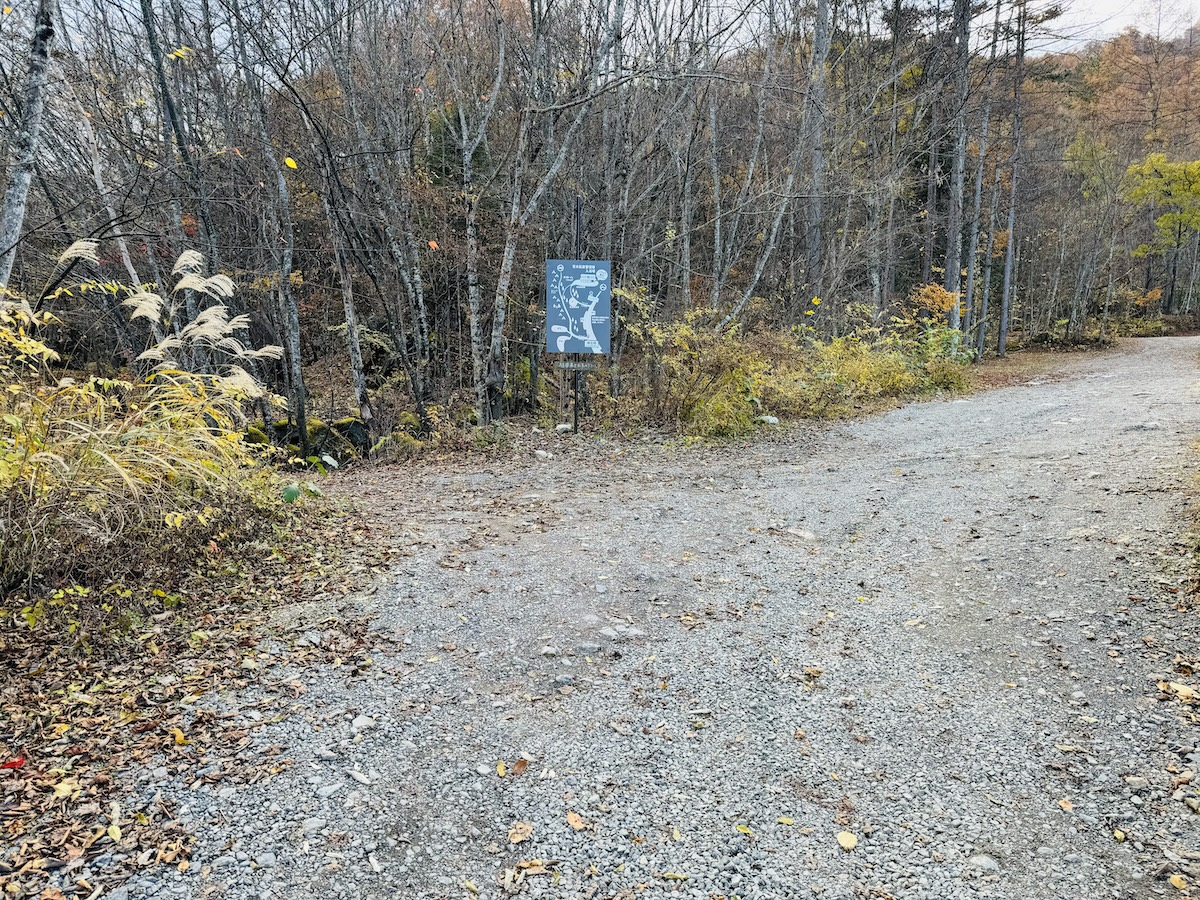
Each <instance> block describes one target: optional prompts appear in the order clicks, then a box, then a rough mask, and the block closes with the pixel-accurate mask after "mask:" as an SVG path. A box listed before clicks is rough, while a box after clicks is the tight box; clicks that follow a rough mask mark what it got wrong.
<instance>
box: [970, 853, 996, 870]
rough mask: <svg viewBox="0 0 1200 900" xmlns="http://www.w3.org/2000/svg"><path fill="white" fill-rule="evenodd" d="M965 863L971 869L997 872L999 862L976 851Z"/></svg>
mask: <svg viewBox="0 0 1200 900" xmlns="http://www.w3.org/2000/svg"><path fill="white" fill-rule="evenodd" d="M967 865H968V866H970V867H971V868H972V869H979V870H980V871H981V872H999V871H1000V863H998V862H996V860H994V859H992V858H991V857H990V856H988V855H987V854H986V853H976V854H975V855H974V856H972V857H971V858H970V859H968V860H967Z"/></svg>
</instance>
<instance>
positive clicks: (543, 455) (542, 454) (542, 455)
mask: <svg viewBox="0 0 1200 900" xmlns="http://www.w3.org/2000/svg"><path fill="white" fill-rule="evenodd" d="M533 455H534V456H536V457H537V458H538V459H543V460H544V459H554V454H553V453H551V452H550V451H549V450H534V451H533Z"/></svg>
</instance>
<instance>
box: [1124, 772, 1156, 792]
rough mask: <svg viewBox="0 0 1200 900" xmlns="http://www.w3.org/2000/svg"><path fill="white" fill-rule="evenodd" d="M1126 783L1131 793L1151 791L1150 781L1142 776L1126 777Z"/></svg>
mask: <svg viewBox="0 0 1200 900" xmlns="http://www.w3.org/2000/svg"><path fill="white" fill-rule="evenodd" d="M1125 783H1126V784H1127V785H1129V789H1130V790H1131V791H1148V790H1149V789H1150V779H1148V778H1143V777H1141V776H1140V775H1126V776H1125Z"/></svg>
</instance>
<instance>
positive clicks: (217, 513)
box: [0, 258, 282, 591]
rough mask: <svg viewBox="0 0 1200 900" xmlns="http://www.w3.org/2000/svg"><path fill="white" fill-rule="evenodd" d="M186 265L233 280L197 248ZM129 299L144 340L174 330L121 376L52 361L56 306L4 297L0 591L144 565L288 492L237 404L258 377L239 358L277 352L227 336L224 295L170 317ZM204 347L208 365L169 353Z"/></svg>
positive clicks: (232, 323) (191, 548) (109, 575)
mask: <svg viewBox="0 0 1200 900" xmlns="http://www.w3.org/2000/svg"><path fill="white" fill-rule="evenodd" d="M184 263H185V264H186V266H185V268H184V269H183V270H182V277H181V278H180V283H181V285H184V288H183V289H190V290H199V291H200V292H201V293H208V294H209V295H210V296H217V295H218V293H219V295H220V296H221V297H227V296H228V295H229V293H230V292H231V285H229V286H228V287H229V289H228V290H227V289H226V288H227V285H226V282H228V279H224V276H216V279H209V280H207V281H206V280H205V279H202V278H199V276H198V275H196V274H195V271H194V268H195V267H196V265H197V262H196V260H195V259H194V258H192V259H189V260H184ZM218 279H224V280H223V281H222V280H218ZM218 289H219V291H218ZM177 290H178V288H177ZM131 299H132V301H133V302H132V303H131V304H130V305H131V306H132V307H133V309H134V312H135V313H136V314H137V316H138V317H139V318H146V319H148V320H149V323H150V326H151V327H150V330H151V334H152V335H153V337H152V340H153V338H154V337H158V335H161V334H163V333H167V334H169V335H170V336H169V337H167V338H159V339H158V340H154V343H153V346H151V347H150V348H149V349H148V350H147V351H146V352H145V353H143V354H142V356H141V357H140V360H141V361H142V364H143V365H150V364H151V363H154V364H156V365H155V368H154V369H153V370H152V371H150V372H149V373H148V374H146V375H145V376H144V377H142V378H140V379H137V380H129V381H125V380H114V379H101V378H94V377H92V378H75V377H71V376H70V375H68V374H67V373H63V372H57V371H55V367H54V364H55V362H56V359H57V356H56V354H55V353H54V351H53V350H52V349H51V348H50V347H49V346H48V345H47V344H46V343H45V342H44V341H43V340H41V339H40V338H39V336H38V335H39V334H40V333H43V332H44V331H45V330H46V329H48V328H50V327H52V326H53V324H54V320H53V319H52V317H50V316H48V315H44V314H37V313H34V311H33V310H32V309H30V307H29V305H28V304H27V303H25V302H23V301H21V300H19V299H13V298H8V299H0V591H7V590H11V589H13V588H16V587H18V586H21V585H22V584H24V585H28V586H30V587H33V586H35V585H37V584H39V583H42V584H55V583H58V582H68V581H73V582H78V583H81V584H97V583H101V582H104V581H106V580H109V579H113V578H119V577H122V576H125V575H127V574H131V573H134V574H136V573H139V572H145V571H148V570H150V569H152V568H153V567H154V566H155V565H157V564H159V563H163V562H165V561H169V560H179V559H180V558H186V557H187V556H190V555H191V554H193V553H195V552H196V551H197V550H198V549H199V548H202V547H204V546H205V545H206V544H207V542H210V541H214V542H216V541H221V540H225V539H226V538H228V537H230V536H232V535H233V534H235V533H236V532H238V531H240V530H243V529H245V528H246V527H247V525H250V524H252V523H253V522H254V521H255V520H256V519H261V518H263V517H265V516H269V515H271V513H272V510H273V509H274V508H275V507H277V506H278V504H279V503H281V502H282V500H281V488H280V485H279V483H278V481H277V478H276V476H275V474H274V472H273V470H272V468H271V467H270V466H269V465H267V464H265V462H264V458H263V455H262V450H261V449H260V448H259V447H256V446H255V445H252V444H248V443H246V442H245V441H244V440H243V435H242V430H243V428H244V425H245V418H244V415H243V407H244V405H245V404H246V402H247V401H248V400H249V399H251V398H252V397H253V396H254V395H255V394H257V393H261V388H259V387H258V385H257V383H256V382H255V381H254V379H253V378H251V377H250V375H249V374H248V373H247V371H246V369H245V368H244V367H242V366H241V365H239V364H237V363H239V362H242V361H252V360H253V359H255V358H256V357H260V356H272V355H274V354H275V353H276V350H275V349H273V348H265V349H264V350H262V351H250V350H248V349H247V348H245V347H244V346H243V345H242V344H241V343H240V342H239V341H238V339H237V337H236V334H235V332H236V331H237V329H238V328H239V327H242V326H243V325H244V322H242V321H240V320H238V319H236V318H235V319H231V318H230V317H229V316H228V312H227V310H226V309H225V307H223V306H221V305H219V304H218V305H214V306H210V307H208V308H207V309H206V310H205V311H204V312H202V313H201V315H200V316H199V317H197V319H196V321H195V322H191V323H187V324H186V325H182V326H179V325H175V326H174V327H172V323H171V321H170V315H171V310H172V304H171V303H170V302H169V301H164V300H163V298H161V297H159V296H158V295H154V294H148V293H144V292H143V293H139V294H135V295H134V297H132V298H131ZM201 349H203V352H204V353H205V354H206V356H205V358H206V360H207V363H208V364H209V365H212V366H213V367H214V368H213V369H210V370H209V371H203V372H201V371H190V370H189V369H188V368H186V367H184V366H182V365H181V364H180V363H179V362H178V361H177V359H176V357H177V356H182V357H185V358H196V357H197V356H198V355H199V353H198V351H199V350H201ZM217 359H219V360H221V362H220V364H217V363H215V360H217Z"/></svg>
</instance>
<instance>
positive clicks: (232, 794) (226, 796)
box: [217, 787, 237, 800]
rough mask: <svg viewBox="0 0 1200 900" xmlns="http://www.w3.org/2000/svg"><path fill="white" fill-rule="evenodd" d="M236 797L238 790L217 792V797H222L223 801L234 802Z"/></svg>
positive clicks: (225, 789) (227, 789) (230, 789)
mask: <svg viewBox="0 0 1200 900" xmlns="http://www.w3.org/2000/svg"><path fill="white" fill-rule="evenodd" d="M236 795H237V788H231V787H227V788H221V790H219V791H217V796H218V797H220V798H221V799H222V800H232V799H233V798H234V797H235V796H236Z"/></svg>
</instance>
